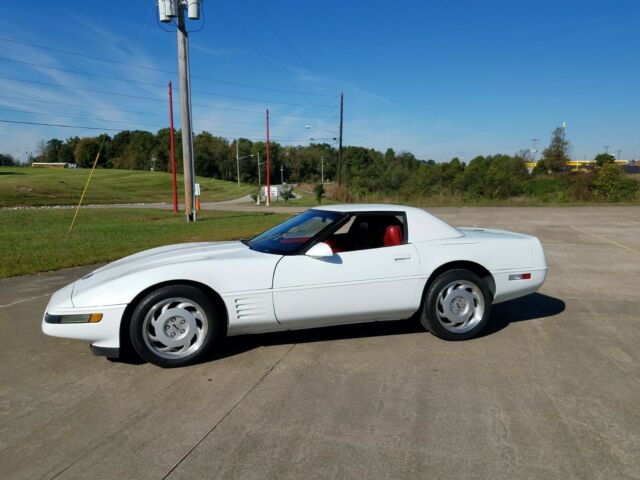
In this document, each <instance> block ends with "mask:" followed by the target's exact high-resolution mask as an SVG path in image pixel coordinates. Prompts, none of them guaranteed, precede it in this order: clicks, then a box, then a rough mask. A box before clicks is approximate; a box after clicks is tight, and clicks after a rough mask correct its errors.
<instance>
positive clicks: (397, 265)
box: [273, 245, 420, 328]
mask: <svg viewBox="0 0 640 480" xmlns="http://www.w3.org/2000/svg"><path fill="white" fill-rule="evenodd" d="M419 270H420V269H419V258H418V254H417V251H416V250H415V248H414V247H413V245H397V246H393V247H384V248H375V249H370V250H358V251H352V252H344V253H336V254H334V255H333V256H332V257H330V258H326V259H318V258H311V257H307V256H306V255H292V256H285V257H283V258H282V260H281V261H280V262H279V263H278V265H277V267H276V271H275V274H274V279H273V288H274V290H273V301H274V307H275V311H276V317H277V318H278V321H279V322H280V323H282V324H288V325H290V326H291V327H292V328H293V327H302V326H314V325H328V324H335V323H349V322H359V321H366V320H382V319H395V318H403V316H404V317H406V316H408V315H410V314H411V313H413V312H414V311H415V310H416V309H417V308H418V305H416V298H418V300H417V302H419V295H416V291H417V288H418V283H419V279H418V274H419Z"/></svg>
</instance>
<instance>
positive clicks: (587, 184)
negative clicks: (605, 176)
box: [565, 173, 596, 202]
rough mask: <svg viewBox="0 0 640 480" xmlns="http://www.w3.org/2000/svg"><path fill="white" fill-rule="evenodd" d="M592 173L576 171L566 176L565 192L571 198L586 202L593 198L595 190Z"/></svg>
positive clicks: (594, 178)
mask: <svg viewBox="0 0 640 480" xmlns="http://www.w3.org/2000/svg"><path fill="white" fill-rule="evenodd" d="M595 180H596V175H595V174H594V173H576V174H570V175H568V176H567V177H566V179H565V181H566V185H567V193H568V194H569V197H571V199H572V200H574V201H577V202H588V201H590V200H593V198H594V196H595V191H596V185H595Z"/></svg>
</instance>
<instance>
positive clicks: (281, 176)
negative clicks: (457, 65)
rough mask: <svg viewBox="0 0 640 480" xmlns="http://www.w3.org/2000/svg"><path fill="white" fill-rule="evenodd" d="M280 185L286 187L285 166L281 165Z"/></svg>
mask: <svg viewBox="0 0 640 480" xmlns="http://www.w3.org/2000/svg"><path fill="white" fill-rule="evenodd" d="M280 185H284V165H282V164H280Z"/></svg>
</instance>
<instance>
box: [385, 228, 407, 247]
mask: <svg viewBox="0 0 640 480" xmlns="http://www.w3.org/2000/svg"><path fill="white" fill-rule="evenodd" d="M383 242H384V246H385V247H392V246H394V245H402V244H403V243H404V241H403V238H402V228H401V227H399V226H398V225H389V226H388V227H387V229H386V230H385V232H384V239H383Z"/></svg>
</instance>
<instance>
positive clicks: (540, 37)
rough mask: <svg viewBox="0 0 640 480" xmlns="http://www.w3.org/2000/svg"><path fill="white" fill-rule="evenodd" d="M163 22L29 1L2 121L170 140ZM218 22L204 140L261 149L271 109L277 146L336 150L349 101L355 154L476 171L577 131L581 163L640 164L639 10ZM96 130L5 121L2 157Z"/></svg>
mask: <svg viewBox="0 0 640 480" xmlns="http://www.w3.org/2000/svg"><path fill="white" fill-rule="evenodd" d="M156 16H157V13H156V9H155V7H154V3H153V0H131V1H114V2H87V1H82V2H81V1H70V0H68V1H64V0H61V1H58V2H51V1H46V2H45V1H30V2H13V3H12V6H11V8H10V9H4V12H3V16H2V18H1V19H0V119H5V120H7V119H8V120H19V121H31V122H41V123H42V122H44V123H58V124H68V125H83V126H91V127H109V128H113V129H135V128H140V129H147V130H154V131H155V130H156V129H158V128H161V127H163V126H167V123H168V119H167V104H166V86H165V85H166V83H167V81H168V80H172V79H173V80H174V81H175V80H176V77H174V76H173V75H172V74H171V73H167V72H173V71H175V70H177V59H176V35H175V33H167V32H164V31H162V30H161V29H160V27H159V25H158V23H157V21H156V18H157V17H156ZM204 17H205V19H204V25H203V28H202V30H200V31H198V32H193V33H192V34H191V36H190V38H191V72H192V75H193V80H192V88H193V90H194V93H193V99H192V102H193V104H194V128H195V130H196V131H200V130H207V131H210V132H212V133H213V134H217V135H222V136H225V137H229V138H233V137H236V136H242V137H250V138H261V137H262V136H263V132H264V114H263V112H264V110H265V109H266V108H269V109H270V111H271V118H272V128H271V136H272V138H273V139H282V143H285V144H304V143H308V141H309V140H308V139H309V138H310V137H313V138H324V137H333V136H335V135H336V133H337V125H338V119H337V113H338V94H339V93H340V92H344V95H345V129H344V138H345V144H347V145H363V146H371V147H375V148H378V149H383V150H384V149H386V148H387V147H392V148H394V149H396V150H397V151H401V150H408V151H411V152H413V153H414V154H416V156H418V157H419V158H423V159H428V158H433V159H435V160H438V161H442V160H447V159H449V158H451V157H453V156H461V157H464V158H465V159H467V160H469V159H470V158H472V157H474V156H475V155H479V154H492V153H497V152H503V153H514V152H516V151H518V150H520V149H522V148H530V147H531V139H533V138H539V139H540V147H539V149H540V150H541V149H542V148H543V147H544V146H545V145H547V144H548V142H549V137H550V133H551V131H552V130H553V129H554V128H555V127H556V126H559V125H561V124H562V122H566V124H567V138H568V139H569V140H570V141H571V143H572V145H573V156H574V157H575V158H583V157H586V158H592V157H593V156H594V155H595V154H596V153H597V152H599V151H602V150H603V146H604V145H609V146H610V149H609V150H610V152H614V153H615V152H616V151H617V150H618V149H620V150H622V157H623V158H640V135H638V127H639V126H640V125H639V124H640V122H639V118H640V108H639V107H640V95H639V94H638V85H639V84H640V65H639V60H638V59H639V58H640V57H639V54H638V52H640V28H638V27H639V25H640V4H639V3H638V2H637V1H635V2H634V1H609V2H605V1H584V0H583V1H565V2H558V1H554V2H551V1H536V2H514V1H489V2H477V1H457V2H427V1H397V2H389V1H387V2H381V1H364V0H363V1H352V2H344V1H332V0H331V1H324V2H299V1H297V2H294V1H292V0H289V1H284V0H271V1H266V0H245V1H230V0H205V3H204ZM199 26H201V25H200V24H197V23H190V27H191V28H194V29H196V28H199ZM7 39H8V40H14V41H18V42H23V43H28V44H33V45H41V46H46V47H49V48H51V49H57V50H62V51H71V52H75V53H77V54H80V55H84V56H77V55H69V54H66V53H62V52H61V51H52V50H46V49H42V48H37V47H34V46H27V45H24V44H20V43H11V42H8V41H7ZM87 56H90V57H98V58H103V59H108V60H112V61H115V62H123V63H127V64H133V65H138V66H142V67H146V68H144V69H143V68H134V67H132V66H128V65H122V64H119V63H109V62H103V61H99V60H96V59H93V58H87ZM16 61H18V62H28V63H31V64H37V65H40V66H34V65H25V64H23V63H17V62H16ZM43 66H47V67H54V68H44V67H43ZM65 69H66V70H74V71H76V72H84V73H92V74H98V75H103V76H107V77H113V78H102V77H92V76H88V75H79V74H78V73H73V72H69V71H66V70H65ZM158 70H166V71H167V72H163V71H158ZM16 79H20V80H30V81H31V82H40V83H29V82H24V81H19V80H16ZM134 82H145V83H143V84H140V83H134ZM224 82H230V83H232V84H243V86H239V85H232V84H229V83H224ZM49 84H51V85H49ZM245 84H246V85H252V86H255V87H260V88H250V87H247V86H244V85H245ZM60 85H67V86H73V87H75V88H80V89H85V90H72V89H68V88H65V87H61V86H60ZM87 90H100V91H102V92H111V93H112V94H104V93H96V92H91V91H87ZM113 93H118V94H119V95H113ZM124 95H135V96H142V97H145V99H139V98H132V97H127V96H124ZM230 97H243V98H230ZM53 102H58V103H53ZM63 104H64V105H63ZM67 104H73V106H72V105H67ZM25 112H31V113H25ZM54 113H55V114H59V115H64V116H53V114H54ZM176 113H178V112H176ZM177 116H179V115H177ZM178 125H179V121H178ZM307 126H309V127H310V128H306V127H307ZM96 133H98V132H97V131H90V130H80V129H76V128H61V127H44V126H29V125H10V124H3V123H0V152H5V153H10V154H12V155H14V156H17V152H21V156H23V157H24V153H22V152H25V151H35V149H36V145H37V143H38V141H39V140H42V139H48V138H51V137H54V136H55V137H59V138H66V137H68V136H72V135H81V136H82V135H90V134H96ZM108 133H110V134H113V133H115V132H111V131H110V132H108Z"/></svg>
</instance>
